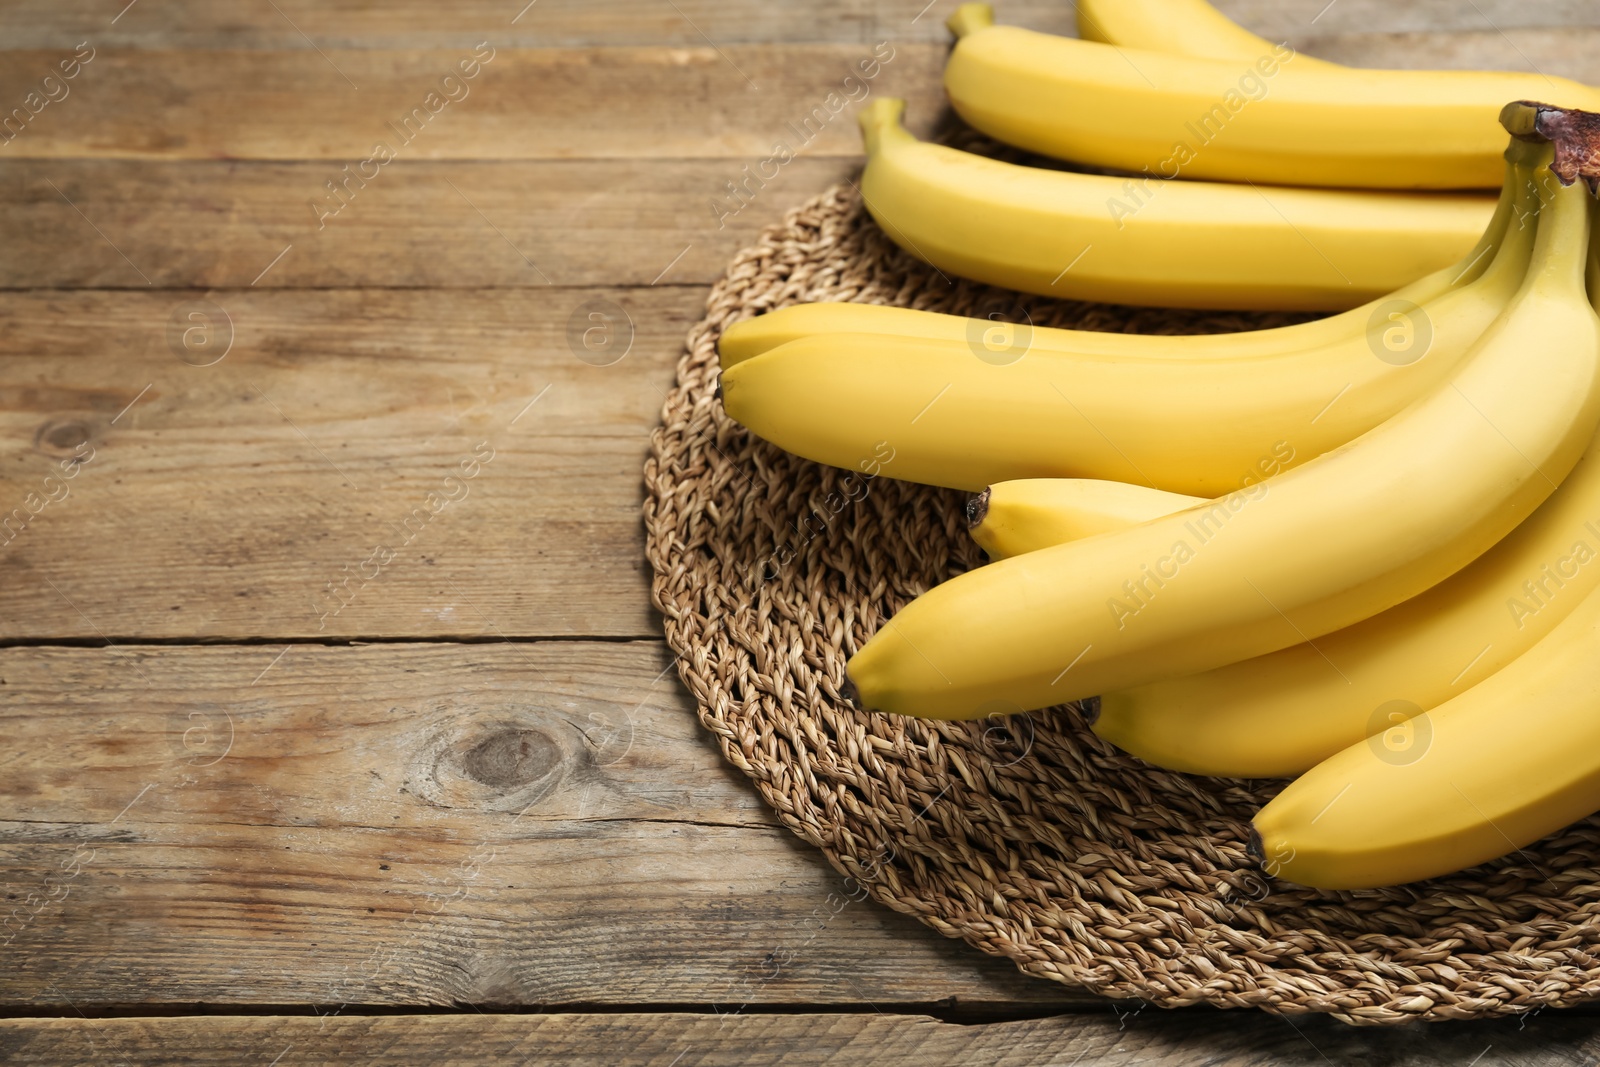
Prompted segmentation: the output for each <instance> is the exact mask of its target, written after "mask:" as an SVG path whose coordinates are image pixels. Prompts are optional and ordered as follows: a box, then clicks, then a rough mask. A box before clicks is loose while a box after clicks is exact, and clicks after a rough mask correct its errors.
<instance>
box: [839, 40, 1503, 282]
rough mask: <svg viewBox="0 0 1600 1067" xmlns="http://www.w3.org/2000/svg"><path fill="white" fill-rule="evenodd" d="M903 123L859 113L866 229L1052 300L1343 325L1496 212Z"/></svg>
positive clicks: (945, 264)
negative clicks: (1054, 152)
mask: <svg viewBox="0 0 1600 1067" xmlns="http://www.w3.org/2000/svg"><path fill="white" fill-rule="evenodd" d="M1085 47H1104V46H1087V45H1086V46H1085ZM904 108H905V103H904V101H901V100H895V99H891V98H887V97H883V98H879V99H877V100H874V101H873V102H872V103H870V104H868V105H867V106H866V107H865V108H863V109H862V110H861V113H860V121H861V127H862V130H863V133H864V135H865V142H866V150H867V164H866V169H865V170H864V171H863V172H862V175H861V197H862V200H863V202H864V203H865V205H866V208H867V210H868V211H869V212H870V213H871V214H872V217H873V218H874V219H876V220H877V221H878V224H879V225H880V226H882V227H883V230H884V233H885V234H886V235H887V236H888V237H889V238H890V240H892V241H894V242H895V243H896V244H898V245H899V246H900V247H901V248H903V249H905V250H906V251H907V252H909V253H910V254H911V255H913V256H916V257H917V258H919V259H921V260H923V261H925V262H927V263H931V264H932V265H933V266H934V267H936V268H938V269H939V270H940V271H941V272H946V273H949V274H955V275H959V276H961V277H964V278H972V279H974V280H976V281H980V282H988V283H990V284H992V285H1000V286H1004V287H1006V288H1008V289H1017V290H1021V291H1023V292H1028V293H1038V294H1040V295H1043V296H1054V297H1065V298H1070V299H1075V300H1100V301H1107V302H1111V303H1121V304H1147V305H1156V306H1164V307H1193V308H1233V309H1241V310H1255V311H1276V310H1291V311H1322V310H1326V311H1336V310H1343V309H1346V308H1350V307H1354V306H1355V305H1357V304H1360V303H1362V302H1363V301H1366V300H1371V299H1372V298H1374V297H1377V296H1380V295H1383V294H1386V293H1389V292H1392V291H1393V290H1395V289H1398V288H1400V287H1401V286H1403V285H1406V284H1408V283H1410V282H1413V281H1415V280H1416V279H1418V278H1420V277H1422V276H1423V275H1425V274H1428V273H1429V272H1431V271H1437V270H1440V269H1441V268H1443V267H1446V266H1448V265H1449V264H1450V263H1452V262H1453V261H1455V260H1457V259H1459V258H1460V257H1461V256H1462V255H1463V254H1464V253H1465V252H1466V251H1467V250H1468V249H1469V248H1470V247H1471V246H1472V245H1473V243H1474V241H1475V240H1476V239H1477V238H1478V237H1479V236H1480V235H1481V234H1482V233H1483V230H1484V227H1485V226H1486V224H1487V223H1488V221H1489V219H1490V216H1491V214H1492V212H1493V208H1492V206H1491V202H1490V200H1489V199H1488V198H1487V197H1482V196H1476V195H1467V194H1452V195H1437V194H1435V195H1422V194H1416V193H1393V192H1382V193H1380V192H1368V191H1360V190H1330V189H1267V188H1261V187H1252V186H1249V185H1231V184H1224V183H1213V182H1189V181H1185V182H1161V181H1151V180H1148V179H1123V178H1112V177H1106V176H1103V175H1092V174H1072V173H1066V172H1063V171H1055V170H1043V169H1040V168H1036V167H1021V166H1017V165H1015V164H1011V163H1002V162H1000V161H998V160H994V159H987V158H984V157H983V156H977V155H973V154H971V153H968V152H961V151H958V150H956V149H954V148H948V147H946V146H944V145H936V144H927V143H925V142H921V141H918V140H917V139H916V138H915V137H913V136H912V135H911V134H910V133H909V132H907V131H906V129H905V127H904V126H902V125H901V124H900V116H901V114H902V112H903V111H904ZM1496 167H1497V168H1499V164H1498V163H1497V164H1496ZM1489 184H1492V183H1489Z"/></svg>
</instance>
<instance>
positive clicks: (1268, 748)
mask: <svg viewBox="0 0 1600 1067" xmlns="http://www.w3.org/2000/svg"><path fill="white" fill-rule="evenodd" d="M1588 289H1589V295H1590V300H1591V302H1594V301H1595V300H1597V299H1600V227H1596V228H1595V229H1594V233H1593V236H1592V240H1591V246H1590V256H1589V285H1588ZM1048 533H1049V531H1048V530H1047V529H1046V528H1045V524H1043V523H1040V524H1039V529H1038V530H1037V531H1036V532H1035V533H1034V535H1033V536H1034V538H1038V537H1043V536H1046V535H1047V534H1048ZM1014 538H1015V539H1016V540H1017V541H1019V542H1022V543H1024V544H1026V543H1028V541H1029V536H1028V534H1027V533H1023V532H1019V533H1017V534H1014ZM1596 561H1600V438H1597V439H1596V440H1595V441H1592V442H1591V443H1590V445H1589V449H1588V451H1587V452H1585V453H1584V456H1583V458H1582V459H1581V460H1580V461H1579V462H1578V465H1577V466H1576V467H1575V468H1574V469H1573V471H1572V473H1571V474H1569V475H1568V476H1567V478H1566V480H1565V481H1563V482H1562V483H1561V485H1560V487H1559V488H1557V489H1556V491H1555V492H1554V493H1552V494H1551V496H1550V499H1548V500H1547V501H1545V502H1544V504H1543V505H1541V506H1540V507H1539V509H1538V510H1537V511H1535V512H1534V513H1533V514H1532V515H1531V516H1529V517H1528V518H1527V519H1526V520H1525V521H1524V522H1523V523H1522V524H1521V525H1520V526H1518V527H1517V528H1516V530H1514V531H1513V532H1512V533H1511V534H1510V535H1508V536H1507V537H1506V538H1505V540H1503V541H1501V542H1500V543H1499V544H1497V545H1495V546H1494V547H1493V548H1492V549H1490V550H1489V551H1488V552H1486V553H1484V554H1483V555H1482V556H1481V557H1479V558H1478V559H1477V560H1476V561H1474V562H1473V563H1472V565H1471V566H1469V567H1467V568H1466V569H1465V570H1463V571H1461V572H1460V573H1459V574H1456V575H1454V576H1452V577H1451V578H1449V579H1448V580H1446V581H1444V582H1441V583H1439V584H1438V585H1436V586H1434V587H1433V588H1432V589H1430V590H1428V591H1427V592H1425V593H1423V594H1422V595H1420V596H1417V597H1413V598H1412V599H1411V600H1408V601H1406V602H1405V603H1403V604H1399V605H1397V606H1395V607H1393V608H1390V609H1389V610H1388V611H1386V612H1383V613H1382V614H1380V615H1376V616H1374V617H1372V618H1371V619H1367V620H1365V621H1363V622H1360V623H1357V624H1356V625H1354V626H1351V627H1347V628H1346V629H1343V630H1339V631H1337V632H1335V633H1331V634H1328V635H1327V636H1325V637H1322V638H1319V639H1318V640H1317V641H1316V642H1315V644H1314V645H1304V644H1302V645H1296V646H1294V647H1292V648H1286V649H1283V650H1281V651H1278V652H1274V653H1271V654H1270V655H1266V656H1260V657H1257V658H1255V659H1251V660H1245V661H1244V662H1242V663H1233V664H1229V665H1228V666H1225V667H1219V668H1217V669H1216V670H1211V671H1206V672H1204V673H1202V674H1196V675H1191V676H1188V677H1183V678H1173V679H1170V680H1168V681H1161V682H1155V683H1152V684H1150V685H1145V686H1139V687H1137V688H1134V689H1129V690H1124V691H1122V692H1115V693H1106V694H1104V695H1103V696H1102V697H1101V700H1100V704H1099V708H1098V713H1097V718H1096V720H1095V724H1094V728H1095V732H1096V733H1097V734H1099V735H1100V736H1101V737H1103V738H1105V739H1106V740H1108V741H1110V742H1112V743H1113V744H1115V745H1117V746H1118V747H1120V748H1122V749H1124V750H1126V751H1128V752H1131V753H1132V754H1134V755H1136V756H1138V757H1139V758H1140V759H1143V760H1145V761H1146V762H1149V763H1154V764H1156V765H1158V766H1162V767H1166V768H1168V769H1171V770H1179V771H1189V772H1191V773H1195V774H1213V775H1223V776H1228V777H1244V778H1278V777H1287V776H1290V775H1295V774H1299V773H1301V772H1303V771H1305V770H1306V769H1308V768H1310V767H1312V766H1314V765H1315V764H1316V763H1318V762H1319V761H1321V760H1323V759H1325V758H1327V757H1328V756H1330V755H1332V754H1333V753H1334V752H1337V751H1339V750H1340V749H1342V748H1344V747H1346V746H1347V745H1351V744H1354V743H1356V742H1357V741H1360V740H1361V739H1362V738H1364V737H1368V736H1371V735H1373V734H1376V733H1381V732H1383V731H1386V730H1388V729H1390V728H1391V727H1393V726H1395V725H1396V724H1397V723H1398V722H1399V721H1401V720H1403V719H1404V718H1405V717H1406V716H1409V715H1415V714H1416V713H1417V712H1419V711H1426V710H1427V709H1429V708H1433V707H1436V706H1437V705H1439V704H1441V703H1443V702H1444V701H1446V700H1448V699H1450V698H1451V697H1453V696H1455V695H1457V694H1459V693H1461V692H1463V691H1465V690H1467V689H1469V688H1471V687H1472V686H1473V685H1476V684H1477V683H1478V682H1480V681H1482V680H1483V679H1485V678H1487V677H1489V676H1490V675H1492V674H1494V673H1495V672H1496V671H1499V670H1501V669H1502V668H1504V667H1505V666H1506V665H1507V664H1509V663H1511V662H1512V661H1513V660H1515V659H1516V658H1517V657H1518V656H1520V655H1522V654H1523V653H1524V652H1526V651H1527V650H1528V649H1529V648H1531V647H1533V645H1534V644H1536V643H1537V642H1538V641H1539V640H1541V639H1542V638H1543V637H1544V636H1545V635H1546V634H1548V633H1549V632H1550V631H1551V630H1552V629H1553V628H1554V627H1555V626H1556V625H1557V624H1559V623H1560V622H1561V620H1562V619H1564V618H1565V617H1566V616H1567V614H1568V612H1570V611H1571V610H1572V609H1573V608H1574V607H1575V606H1576V605H1577V604H1578V603H1580V602H1582V601H1583V600H1584V599H1585V598H1586V597H1589V596H1590V595H1591V594H1593V593H1594V591H1595V590H1596V589H1597V588H1600V563H1597V562H1596Z"/></svg>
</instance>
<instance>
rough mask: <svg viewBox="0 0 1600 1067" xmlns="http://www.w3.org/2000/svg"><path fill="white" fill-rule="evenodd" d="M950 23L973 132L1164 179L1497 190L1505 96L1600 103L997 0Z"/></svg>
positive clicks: (1585, 92) (1515, 76)
mask: <svg viewBox="0 0 1600 1067" xmlns="http://www.w3.org/2000/svg"><path fill="white" fill-rule="evenodd" d="M949 25H950V28H951V30H952V31H953V32H954V33H955V34H956V35H957V36H958V38H959V40H958V41H957V42H956V46H955V50H954V51H953V52H952V53H951V55H950V61H949V63H948V64H947V65H946V67H945V76H944V84H945V90H946V92H947V93H948V95H949V97H950V103H951V105H952V106H953V107H954V108H955V110H956V112H957V114H959V115H960V116H961V117H962V118H963V119H965V120H966V121H967V122H968V123H969V124H970V125H972V126H974V127H976V128H977V129H979V130H981V131H983V132H984V133H987V134H988V135H990V136H991V137H994V138H996V139H997V140H1000V141H1004V142H1006V143H1007V144H1013V145H1016V146H1018V147H1020V148H1027V149H1031V150H1033V151H1035V152H1040V153H1043V154H1045V155H1049V156H1055V157H1057V158H1060V159H1069V160H1072V161H1074V162H1076V163H1086V164H1090V165H1094V166H1101V167H1115V168H1118V169H1122V170H1129V171H1134V172H1138V173H1144V174H1147V175H1149V176H1150V177H1151V178H1152V179H1157V180H1159V179H1163V178H1173V177H1177V176H1178V175H1179V174H1181V175H1182V176H1183V177H1185V178H1207V179H1212V180H1221V181H1239V182H1261V183H1275V184H1280V185H1312V186H1337V187H1348V188H1362V187H1366V188H1385V189H1406V188H1414V189H1472V188H1491V187H1493V185H1494V184H1495V182H1496V180H1498V178H1499V175H1500V166H1499V161H1498V156H1499V152H1500V146H1501V144H1502V141H1501V136H1502V134H1501V131H1500V130H1499V129H1498V128H1497V127H1496V126H1495V124H1494V116H1495V114H1496V113H1497V112H1498V111H1499V110H1500V108H1501V106H1502V105H1504V104H1505V102H1506V101H1507V100H1523V99H1530V98H1537V99H1541V100H1552V101H1553V102H1554V103H1555V104H1558V105H1561V106H1563V107H1567V108H1588V109H1590V110H1594V109H1595V108H1596V107H1597V106H1600V94H1597V93H1596V92H1595V91H1594V90H1593V89H1591V88H1589V87H1588V86H1585V85H1581V84H1579V83H1577V82H1573V81H1568V80H1566V79H1560V78H1547V77H1545V76H1543V75H1541V74H1537V73H1530V74H1523V73H1515V72H1484V71H1451V70H1444V71H1421V70H1389V71H1373V70H1355V69H1350V68H1345V69H1341V68H1337V67H1334V68H1329V67H1313V66H1310V65H1307V66H1297V64H1298V63H1299V60H1298V59H1297V58H1296V56H1295V53H1294V51H1293V49H1289V48H1287V47H1285V46H1276V47H1274V48H1272V49H1270V50H1269V51H1266V52H1263V53H1261V54H1259V55H1258V56H1257V57H1256V58H1255V59H1254V60H1253V61H1251V60H1242V59H1238V58H1231V59H1202V58H1196V57H1193V56H1182V55H1171V54H1168V53H1164V52H1151V51H1140V50H1136V49H1129V48H1117V47H1114V46H1112V45H1106V44H1100V43H1098V42H1095V41H1083V40H1078V39H1076V38H1071V37H1056V36H1052V35H1050V34H1044V33H1035V32H1033V31H1031V30H1024V29H1020V28H1018V27H1014V26H996V25H994V22H993V11H992V10H991V9H990V7H989V5H987V4H971V3H969V4H963V5H961V7H959V8H958V9H957V10H956V13H955V14H954V15H953V16H952V17H951V19H950V21H949ZM1156 199H1157V200H1159V197H1157V198H1156Z"/></svg>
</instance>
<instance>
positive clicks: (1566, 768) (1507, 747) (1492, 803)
mask: <svg viewBox="0 0 1600 1067" xmlns="http://www.w3.org/2000/svg"><path fill="white" fill-rule="evenodd" d="M1596 648H1600V596H1597V595H1595V594H1592V593H1591V594H1590V595H1589V597H1588V598H1587V599H1585V600H1584V601H1583V602H1582V603H1581V604H1580V605H1579V606H1578V607H1577V609H1576V610H1574V611H1573V612H1572V614H1571V615H1569V616H1568V617H1567V619H1566V620H1565V621H1564V622H1562V623H1561V625H1560V626H1558V627H1556V628H1555V630H1553V631H1552V632H1551V633H1550V634H1549V635H1548V636H1547V637H1545V638H1544V640H1542V641H1540V642H1539V643H1538V644H1537V645H1535V646H1534V647H1533V648H1532V649H1530V650H1529V651H1528V652H1526V653H1524V654H1523V655H1522V656H1521V657H1520V658H1518V659H1517V660H1515V661H1514V662H1512V663H1511V664H1509V665H1507V666H1506V667H1505V669H1504V670H1502V671H1500V672H1499V673H1498V674H1494V675H1492V676H1490V677H1489V678H1487V679H1485V680H1484V681H1482V682H1479V683H1478V684H1477V685H1476V686H1473V687H1472V688H1471V689H1469V690H1467V691H1466V692H1465V693H1462V694H1461V695H1459V696H1457V697H1454V698H1452V699H1450V700H1448V701H1446V702H1445V703H1443V704H1441V705H1439V706H1438V707H1437V708H1434V709H1433V710H1432V711H1428V712H1425V713H1423V714H1421V715H1418V716H1416V717H1415V718H1413V719H1410V720H1408V721H1406V722H1404V723H1402V724H1400V725H1398V726H1397V727H1395V728H1394V729H1392V730H1391V731H1389V732H1388V733H1387V734H1385V735H1381V736H1378V737H1374V738H1372V739H1371V740H1370V741H1358V742H1356V743H1355V744H1353V745H1351V746H1350V747H1348V748H1346V749H1343V750H1341V751H1340V752H1338V753H1336V754H1335V755H1333V756H1330V757H1329V758H1328V759H1327V760H1325V761H1323V762H1322V763H1320V764H1318V765H1317V766H1316V767H1314V768H1313V769H1312V770H1310V771H1307V772H1306V773H1305V774H1304V775H1302V776H1301V777H1300V778H1298V779H1297V780H1296V781H1294V782H1292V783H1290V785H1289V786H1288V787H1287V788H1285V789H1284V791H1283V792H1282V793H1279V794H1278V795H1277V796H1276V797H1275V798H1273V800H1272V801H1271V802H1270V803H1269V804H1267V806H1266V807H1264V808H1262V809H1261V811H1260V812H1258V813H1257V814H1256V817H1255V820H1254V830H1255V833H1254V835H1253V840H1252V842H1251V851H1252V852H1253V853H1254V854H1255V855H1256V857H1257V858H1258V860H1259V861H1260V862H1261V863H1262V864H1263V866H1264V867H1265V868H1266V869H1267V870H1268V871H1269V872H1270V873H1271V874H1273V875H1274V876H1276V877H1279V878H1284V879H1287V880H1288V881H1291V882H1298V883H1300V884H1301V885H1309V886H1315V887H1317V888H1319V889H1368V888H1372V887H1376V886H1388V885H1400V884H1403V883H1405V882H1415V881H1420V880H1421V879H1424V878H1433V877H1437V876H1439V875H1445V874H1450V873H1451V872H1453V871H1458V870H1462V869H1464V868H1467V867H1471V866H1474V865H1476V864H1479V863H1484V862H1486V861H1488V860H1492V859H1494V858H1496V857H1498V856H1504V855H1506V854H1507V853H1510V852H1513V851H1516V850H1517V849H1520V848H1522V847H1523V846H1524V845H1529V844H1532V843H1533V842H1535V841H1537V840H1538V839H1539V838H1541V837H1544V836H1545V835H1546V834H1550V833H1554V832H1555V831H1557V830H1560V829H1561V828H1562V827H1564V826H1567V825H1569V824H1571V823H1573V822H1575V821H1577V820H1578V819H1581V818H1583V817H1584V816H1586V815H1589V814H1591V813H1592V812H1594V811H1596V810H1600V657H1596V655H1595V649H1596Z"/></svg>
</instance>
